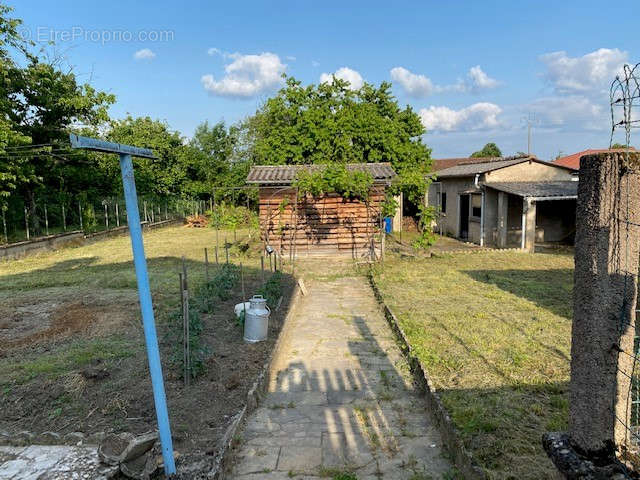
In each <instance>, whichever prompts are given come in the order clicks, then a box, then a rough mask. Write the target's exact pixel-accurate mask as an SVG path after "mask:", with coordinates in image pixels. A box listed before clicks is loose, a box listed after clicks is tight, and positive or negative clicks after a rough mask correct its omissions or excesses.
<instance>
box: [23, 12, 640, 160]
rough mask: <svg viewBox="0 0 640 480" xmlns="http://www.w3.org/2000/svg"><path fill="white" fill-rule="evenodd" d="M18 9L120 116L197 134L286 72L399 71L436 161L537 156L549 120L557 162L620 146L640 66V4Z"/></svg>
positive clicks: (399, 90) (373, 76)
mask: <svg viewBox="0 0 640 480" xmlns="http://www.w3.org/2000/svg"><path fill="white" fill-rule="evenodd" d="M10 4H11V5H12V6H13V7H14V8H15V16H17V17H19V18H22V19H23V20H24V23H25V25H24V27H25V29H24V32H25V34H27V35H30V36H31V38H32V39H34V40H36V41H38V40H47V39H49V38H52V37H53V38H55V39H56V43H57V49H58V51H59V52H61V53H62V54H64V55H65V56H66V58H67V60H68V62H69V63H70V64H71V65H72V66H73V67H74V71H75V72H76V73H77V74H78V75H79V76H80V77H81V79H82V80H84V81H90V82H91V83H92V84H93V85H94V86H95V87H97V88H99V89H102V90H106V91H109V92H111V93H114V94H115V95H116V96H117V104H116V105H114V107H113V108H112V110H111V114H112V116H114V117H122V116H124V115H126V114H127V113H131V114H132V115H134V116H142V115H149V116H151V117H153V118H159V119H163V120H166V121H167V122H168V123H169V124H170V125H171V127H172V128H174V129H177V130H179V131H180V132H182V133H183V134H184V135H185V136H189V135H191V134H192V133H193V130H194V129H195V127H196V125H197V124H198V123H200V122H202V121H204V120H209V121H211V122H216V121H218V120H221V119H224V120H225V121H227V122H228V123H231V122H235V121H238V120H240V119H242V118H244V117H245V116H247V115H250V114H252V113H253V112H255V110H256V108H257V107H258V106H259V105H260V104H261V102H263V101H264V100H265V99H266V98H268V97H269V96H270V95H272V94H273V93H274V91H276V90H277V88H278V86H279V81H280V80H279V75H280V73H282V72H286V73H287V74H290V75H293V76H295V77H296V78H298V79H300V80H302V81H303V82H304V83H317V82H318V81H320V79H321V78H322V77H321V76H322V75H323V74H332V73H336V72H337V74H338V75H339V76H343V77H344V78H346V79H348V80H349V81H351V83H352V85H355V86H357V85H358V84H359V83H360V82H361V81H367V82H371V83H375V84H378V83H380V82H381V81H384V80H389V81H393V92H394V94H395V95H396V96H397V98H398V100H399V102H400V103H401V104H402V105H405V104H409V105H411V106H412V107H413V108H415V110H416V111H417V112H419V113H420V115H421V118H422V120H423V123H424V124H425V126H426V127H427V130H428V133H427V134H426V135H425V138H424V140H425V142H426V143H427V144H428V145H429V146H430V147H431V148H432V149H433V157H434V158H442V157H450V156H467V155H469V154H470V153H471V152H473V151H474V150H477V149H479V148H481V147H482V145H484V143H486V142H488V141H494V142H496V143H497V144H498V145H499V146H500V147H501V148H502V150H503V153H504V154H512V153H515V152H517V151H526V149H527V135H526V127H525V122H524V118H525V117H526V116H528V115H533V116H534V118H535V121H534V130H533V145H532V152H533V153H535V154H537V155H538V157H540V158H542V159H551V158H553V157H555V156H556V155H557V154H558V152H560V151H562V152H564V153H565V154H569V153H572V152H574V151H579V150H583V149H585V148H590V147H594V148H595V147H600V148H601V147H605V146H607V145H608V142H609V130H610V119H609V107H608V85H609V83H610V82H611V80H613V78H614V76H615V74H616V72H617V71H619V69H620V67H621V65H622V64H624V63H625V62H626V63H635V62H638V61H640V37H639V36H638V35H637V19H638V18H640V2H626V4H625V8H624V14H620V12H619V11H616V10H614V9H613V7H610V6H608V4H607V2H595V1H585V0H582V1H563V2H558V1H554V2H543V1H513V0H511V1H486V2H480V1H473V2H472V1H466V2H462V1H460V2H453V1H452V2H442V1H438V2H435V1H428V2H427V1H423V2H389V1H385V2H377V1H366V2H355V1H350V2H345V1H341V2H332V1H323V2H311V1H286V2H284V1H283V2H253V1H242V2H239V1H237V2H204V1H183V2H176V1H175V0H174V1H164V0H160V1H154V2H134V1H126V2H125V1H110V2H100V3H98V2H77V1H71V0H66V1H65V0H57V1H56V2H52V1H50V0H47V1H41V0H22V1H20V2H11V1H10ZM614 16H615V20H613V17H614ZM123 32H126V33H123ZM65 35H66V36H67V37H65ZM118 35H119V36H120V37H121V38H119V39H117V38H114V37H115V36H118ZM143 35H146V37H147V38H143V37H142V36H143ZM154 36H155V37H161V38H158V39H154V38H153V37H154ZM69 37H72V38H69ZM148 37H151V38H148ZM324 78H327V77H324ZM637 143H640V142H639V141H637Z"/></svg>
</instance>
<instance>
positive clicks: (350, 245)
mask: <svg viewBox="0 0 640 480" xmlns="http://www.w3.org/2000/svg"><path fill="white" fill-rule="evenodd" d="M384 190H385V189H384V187H374V188H372V190H371V194H370V198H369V202H368V205H367V204H365V203H364V202H361V201H358V200H347V199H344V198H342V197H341V196H339V195H336V194H327V195H324V196H322V197H320V198H313V197H311V196H308V197H306V198H304V199H300V200H299V201H297V199H296V191H295V189H292V188H287V189H284V190H282V189H281V188H273V187H261V188H260V192H259V200H260V232H261V237H262V239H263V241H265V242H268V243H269V245H271V246H272V247H273V248H275V249H276V250H277V251H278V252H279V253H281V254H283V253H287V252H289V251H291V250H295V252H296V255H304V254H309V255H313V254H321V253H328V252H335V251H338V252H344V253H353V254H356V253H357V252H361V253H364V252H365V251H367V249H370V246H371V239H372V238H373V237H374V236H375V235H377V234H378V233H379V232H380V220H381V219H380V213H381V211H380V205H381V203H382V202H383V201H384V195H385V192H384ZM376 242H377V243H379V239H378V240H376ZM377 243H376V246H377V247H379V245H377Z"/></svg>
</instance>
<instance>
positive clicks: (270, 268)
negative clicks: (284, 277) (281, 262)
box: [269, 255, 273, 271]
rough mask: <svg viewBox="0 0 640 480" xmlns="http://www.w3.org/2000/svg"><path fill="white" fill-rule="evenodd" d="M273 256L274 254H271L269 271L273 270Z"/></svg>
mask: <svg viewBox="0 0 640 480" xmlns="http://www.w3.org/2000/svg"><path fill="white" fill-rule="evenodd" d="M272 256H273V255H269V271H271V270H273V265H272V263H273V260H271V257H272Z"/></svg>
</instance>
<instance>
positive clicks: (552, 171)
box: [483, 161, 572, 182]
mask: <svg viewBox="0 0 640 480" xmlns="http://www.w3.org/2000/svg"><path fill="white" fill-rule="evenodd" d="M483 177H484V178H483V181H485V182H531V181H536V180H540V181H556V180H571V178H572V174H571V171H570V170H567V169H564V168H559V167H557V166H554V165H552V164H548V165H547V164H544V163H539V162H532V161H528V162H523V163H519V164H517V165H511V166H510V167H505V168H501V169H500V170H494V171H493V172H488V173H485V174H484V175H483Z"/></svg>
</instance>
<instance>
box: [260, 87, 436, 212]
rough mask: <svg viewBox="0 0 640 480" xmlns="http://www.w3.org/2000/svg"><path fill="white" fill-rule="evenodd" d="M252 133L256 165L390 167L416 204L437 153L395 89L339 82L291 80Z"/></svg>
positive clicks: (262, 111) (266, 107) (266, 108)
mask: <svg viewBox="0 0 640 480" xmlns="http://www.w3.org/2000/svg"><path fill="white" fill-rule="evenodd" d="M248 128H250V129H251V130H252V132H251V133H252V135H251V136H252V138H253V139H254V142H255V143H254V145H253V148H252V150H251V152H250V154H251V156H252V160H253V161H254V162H255V163H262V164H311V163H326V162H342V163H347V162H349V163H351V162H353V163H360V162H365V163H368V162H390V163H391V164H392V165H393V167H394V169H395V170H396V172H397V173H398V175H399V181H398V185H400V186H401V187H399V188H402V189H403V190H404V191H405V192H407V193H408V194H409V197H410V200H411V201H412V202H414V203H416V204H417V203H419V202H421V201H422V199H421V195H423V194H424V191H425V190H426V185H427V183H426V182H427V180H426V179H427V175H428V172H429V168H430V165H431V158H430V154H431V150H430V149H429V148H428V147H427V146H426V145H424V144H423V143H422V138H421V136H422V135H423V134H424V133H425V129H424V126H423V125H422V123H421V121H420V117H419V116H418V115H417V114H416V113H415V112H414V111H413V110H412V108H411V107H409V106H407V107H405V108H404V109H403V108H400V107H399V106H398V103H397V101H396V99H395V98H394V97H393V95H392V94H391V84H390V83H387V82H383V83H381V84H380V86H379V87H375V86H373V85H370V84H364V85H363V86H362V87H361V88H360V89H357V90H353V89H351V88H350V86H349V83H348V82H345V81H343V80H340V79H338V78H334V79H333V81H332V82H331V83H328V82H325V83H321V84H320V85H309V86H306V87H304V86H302V84H301V82H300V81H298V80H296V79H294V78H292V77H288V78H287V79H286V85H285V87H284V88H282V89H281V90H280V91H279V92H278V94H277V95H276V96H274V97H272V98H270V99H268V100H267V101H266V102H265V104H264V106H263V107H262V108H261V109H260V110H259V111H258V112H257V113H256V114H255V116H254V117H253V118H252V119H251V122H249V127H248Z"/></svg>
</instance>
